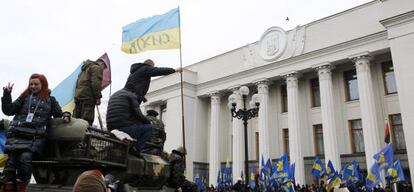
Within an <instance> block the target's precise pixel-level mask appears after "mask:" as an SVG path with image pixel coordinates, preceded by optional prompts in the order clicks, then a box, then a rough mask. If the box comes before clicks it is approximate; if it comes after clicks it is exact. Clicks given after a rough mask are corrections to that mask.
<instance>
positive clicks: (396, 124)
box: [390, 114, 407, 150]
mask: <svg viewBox="0 0 414 192" xmlns="http://www.w3.org/2000/svg"><path fill="white" fill-rule="evenodd" d="M390 119H391V121H390V124H391V130H392V139H393V140H392V142H393V143H394V146H395V148H396V150H406V149H407V147H406V146H405V138H404V132H403V124H402V120H401V114H395V115H390Z"/></svg>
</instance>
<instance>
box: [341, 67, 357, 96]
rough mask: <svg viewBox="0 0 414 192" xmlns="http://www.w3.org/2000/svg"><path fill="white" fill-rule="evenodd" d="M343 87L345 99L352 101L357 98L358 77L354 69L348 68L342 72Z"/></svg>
mask: <svg viewBox="0 0 414 192" xmlns="http://www.w3.org/2000/svg"><path fill="white" fill-rule="evenodd" d="M344 80H345V89H346V100H347V101H353V100H358V99H359V93H358V79H357V74H356V70H355V69H353V70H350V71H345V72H344Z"/></svg>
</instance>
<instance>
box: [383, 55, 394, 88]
mask: <svg viewBox="0 0 414 192" xmlns="http://www.w3.org/2000/svg"><path fill="white" fill-rule="evenodd" d="M382 76H383V79H384V88H385V94H387V95H388V94H393V93H397V84H396V82H395V75H394V66H393V65H392V61H387V62H384V63H382Z"/></svg>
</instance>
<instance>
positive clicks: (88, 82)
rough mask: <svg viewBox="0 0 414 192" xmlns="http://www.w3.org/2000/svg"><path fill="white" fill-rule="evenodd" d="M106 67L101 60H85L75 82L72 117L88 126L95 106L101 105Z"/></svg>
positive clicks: (90, 123)
mask: <svg viewBox="0 0 414 192" xmlns="http://www.w3.org/2000/svg"><path fill="white" fill-rule="evenodd" d="M106 67H107V66H106V64H105V61H104V60H102V59H98V60H97V61H91V60H86V61H84V62H83V65H82V68H81V70H82V71H81V72H80V74H79V76H78V80H77V82H76V94H75V109H74V111H73V117H75V118H81V119H84V120H86V121H88V123H89V125H92V123H93V121H94V119H95V105H100V104H101V98H102V94H101V91H102V78H103V70H104V69H105V68H106Z"/></svg>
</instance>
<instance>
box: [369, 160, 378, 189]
mask: <svg viewBox="0 0 414 192" xmlns="http://www.w3.org/2000/svg"><path fill="white" fill-rule="evenodd" d="M380 182H381V176H380V166H379V164H378V163H374V164H373V165H372V166H371V168H370V169H369V171H368V175H367V178H366V179H365V186H366V187H367V188H368V189H373V188H374V187H375V186H377V185H378V184H379V183H380Z"/></svg>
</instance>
